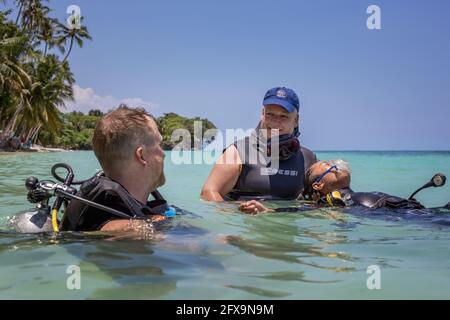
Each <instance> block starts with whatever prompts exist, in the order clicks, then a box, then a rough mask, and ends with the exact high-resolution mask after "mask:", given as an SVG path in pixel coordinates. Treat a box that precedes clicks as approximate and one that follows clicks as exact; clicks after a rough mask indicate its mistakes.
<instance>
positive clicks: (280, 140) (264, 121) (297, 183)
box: [201, 87, 317, 201]
mask: <svg viewBox="0 0 450 320" xmlns="http://www.w3.org/2000/svg"><path fill="white" fill-rule="evenodd" d="M263 106H264V107H263V110H262V114H261V121H260V123H259V125H258V127H257V128H256V130H255V132H254V134H252V135H250V136H248V137H246V138H244V139H242V140H239V141H237V142H235V143H234V144H232V145H231V146H229V147H228V148H227V149H226V150H225V151H224V153H223V154H222V156H221V157H220V158H219V159H218V161H217V162H216V164H215V166H214V168H213V169H212V171H211V174H210V175H209V177H208V179H207V181H206V183H205V185H204V186H203V190H202V193H201V197H202V199H204V200H208V201H224V200H248V199H272V200H293V199H296V198H298V197H299V196H300V195H301V194H302V192H303V190H304V177H305V172H306V170H307V169H308V168H309V167H310V166H311V165H312V164H313V163H314V162H316V161H317V158H316V155H315V154H314V153H313V152H311V151H310V150H308V149H307V148H305V147H303V146H301V145H300V142H299V140H298V136H299V135H300V133H299V130H298V126H299V108H300V103H299V99H298V97H297V94H296V93H295V92H294V91H293V90H292V89H288V88H285V87H276V88H272V89H270V90H269V91H268V92H267V93H266V95H265V96H264V101H263ZM272 150H275V152H273V153H277V154H272ZM276 150H277V151H278V152H276Z"/></svg>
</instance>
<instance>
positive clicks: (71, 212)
mask: <svg viewBox="0 0 450 320" xmlns="http://www.w3.org/2000/svg"><path fill="white" fill-rule="evenodd" d="M77 195H78V196H79V197H82V198H84V199H86V200H90V201H92V202H95V203H98V204H102V205H105V206H107V207H110V208H113V209H116V210H118V211H121V212H123V213H125V214H128V215H129V216H130V219H131V218H134V219H145V217H146V216H148V215H155V214H159V212H157V211H156V210H155V209H154V208H156V207H159V206H161V205H164V204H166V202H165V200H163V199H158V200H154V201H151V202H148V203H147V205H143V204H142V203H140V202H139V201H137V200H136V199H134V198H133V197H132V196H131V195H130V194H129V193H128V191H127V190H126V189H125V188H124V187H122V186H121V185H120V184H119V183H117V182H115V181H113V180H111V179H109V178H107V177H105V176H95V177H93V178H91V179H89V180H88V181H87V182H85V183H84V184H83V185H82V186H81V188H80V191H79V192H78V193H77ZM113 219H117V217H116V216H113V215H112V214H110V213H107V212H104V211H101V210H99V209H96V208H93V207H90V206H88V205H85V204H83V203H81V202H79V201H76V200H72V201H71V202H70V204H69V206H68V207H67V209H66V211H65V213H64V216H63V219H62V223H61V230H63V231H94V230H99V229H100V228H101V227H102V225H103V224H105V223H106V222H108V221H110V220H113Z"/></svg>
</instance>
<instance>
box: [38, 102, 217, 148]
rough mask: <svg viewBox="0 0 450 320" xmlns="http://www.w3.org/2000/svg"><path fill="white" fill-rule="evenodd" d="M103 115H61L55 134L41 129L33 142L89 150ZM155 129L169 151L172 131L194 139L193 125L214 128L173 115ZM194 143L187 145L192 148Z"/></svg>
mask: <svg viewBox="0 0 450 320" xmlns="http://www.w3.org/2000/svg"><path fill="white" fill-rule="evenodd" d="M102 116H103V113H102V112H101V111H100V110H97V109H94V110H90V111H89V112H88V114H84V113H82V112H76V111H74V112H70V113H61V114H60V118H61V120H62V125H61V126H60V128H58V129H57V130H56V131H54V130H47V129H46V128H45V127H43V128H42V129H41V130H40V132H39V135H38V137H37V143H38V144H40V145H42V146H44V147H48V148H64V149H70V150H91V149H92V145H91V140H92V135H93V133H94V129H95V126H96V124H97V122H98V121H99V119H100V118H101V117H102ZM156 121H157V124H158V128H159V130H160V132H161V135H162V136H163V148H164V149H165V150H171V149H172V148H173V147H174V146H175V144H176V143H177V142H172V141H171V138H172V133H173V131H174V130H176V129H186V130H188V131H189V133H190V134H191V137H194V122H195V121H201V124H202V130H203V132H205V131H206V130H208V129H215V128H216V127H215V125H214V124H213V123H212V122H211V121H209V120H207V119H201V118H199V117H196V118H186V117H183V116H180V115H178V114H175V113H166V114H164V115H163V116H161V117H159V118H156ZM193 144H194V140H193V141H192V144H191V146H192V147H193Z"/></svg>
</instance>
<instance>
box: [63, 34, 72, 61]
mask: <svg viewBox="0 0 450 320" xmlns="http://www.w3.org/2000/svg"><path fill="white" fill-rule="evenodd" d="M73 39H74V37H71V38H70V47H69V51H68V52H67V55H66V57H65V58H64V60H63V63H64V62H66V60H67V58H68V57H69V55H70V52H71V51H72V47H73Z"/></svg>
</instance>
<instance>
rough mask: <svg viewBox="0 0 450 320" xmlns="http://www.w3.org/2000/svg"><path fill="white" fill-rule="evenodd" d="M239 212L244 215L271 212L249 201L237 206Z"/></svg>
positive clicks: (260, 204)
mask: <svg viewBox="0 0 450 320" xmlns="http://www.w3.org/2000/svg"><path fill="white" fill-rule="evenodd" d="M239 210H241V211H242V212H244V213H248V214H258V213H264V212H273V210H270V209H268V208H266V207H265V206H264V205H263V204H262V203H261V202H259V201H256V200H251V201H247V202H243V203H241V205H240V206H239Z"/></svg>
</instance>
